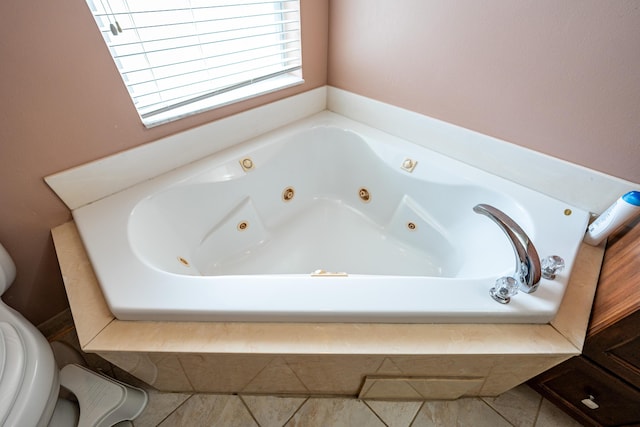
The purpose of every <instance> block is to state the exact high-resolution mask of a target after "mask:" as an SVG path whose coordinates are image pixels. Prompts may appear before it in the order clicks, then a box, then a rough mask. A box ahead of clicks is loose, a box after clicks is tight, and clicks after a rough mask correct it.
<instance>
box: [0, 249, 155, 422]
mask: <svg viewBox="0 0 640 427" xmlns="http://www.w3.org/2000/svg"><path fill="white" fill-rule="evenodd" d="M15 275H16V267H15V264H14V263H13V260H12V259H11V257H10V256H9V254H8V253H7V251H6V250H5V248H4V247H3V246H2V245H1V244H0V295H2V294H4V291H5V290H7V288H8V287H9V286H10V285H11V283H12V282H13V280H14V279H15ZM60 385H62V386H63V387H65V388H66V389H68V390H69V391H71V392H72V393H73V394H74V395H75V396H76V398H77V399H78V404H79V409H78V404H76V403H75V402H71V401H69V400H65V399H59V398H58V393H59V390H60ZM147 401H148V398H147V393H146V392H145V391H144V390H141V389H138V388H135V387H131V386H129V385H126V384H122V383H120V382H118V381H115V380H113V379H111V378H107V377H104V376H102V375H99V374H96V373H95V372H93V371H90V370H88V369H85V368H83V367H81V366H78V365H74V364H70V365H67V366H65V367H64V368H62V370H61V371H60V372H58V367H57V365H56V362H55V359H54V356H53V351H52V350H51V346H50V345H49V343H48V342H47V340H46V339H45V337H44V336H43V335H42V334H41V333H40V331H38V329H37V328H36V327H35V326H33V325H32V324H31V323H29V322H28V321H27V320H26V319H25V318H24V317H23V316H22V315H21V314H20V313H18V312H17V311H15V310H13V309H12V308H11V307H8V306H7V305H5V304H4V303H3V302H2V300H1V299H0V426H6V427H13V426H16V427H22V426H34V427H36V426H38V427H39V426H61V427H62V426H79V427H85V426H87V427H93V426H96V427H98V426H99V427H103V426H105V427H106V426H112V425H114V424H116V423H118V422H120V421H125V420H133V419H134V418H136V417H137V416H138V415H139V414H140V413H141V412H142V411H143V409H144V408H145V406H146V405H147Z"/></svg>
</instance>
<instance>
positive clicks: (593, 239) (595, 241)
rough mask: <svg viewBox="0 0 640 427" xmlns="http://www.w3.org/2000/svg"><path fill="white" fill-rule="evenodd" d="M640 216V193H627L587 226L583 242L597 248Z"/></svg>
mask: <svg viewBox="0 0 640 427" xmlns="http://www.w3.org/2000/svg"><path fill="white" fill-rule="evenodd" d="M638 214H640V191H629V192H628V193H627V194H625V195H624V196H622V197H620V198H619V199H618V200H616V201H615V202H614V203H613V204H612V205H611V206H609V207H608V208H607V210H606V211H604V212H602V214H601V215H600V216H599V217H598V218H597V219H596V220H595V221H593V222H592V223H591V225H589V227H588V228H587V233H586V234H585V236H584V242H585V243H588V244H590V245H593V246H598V245H599V244H600V242H602V241H603V240H604V239H606V238H607V237H609V236H610V235H611V233H613V232H614V231H616V230H617V229H618V228H619V227H620V226H622V225H624V224H625V223H626V222H627V221H629V220H631V219H632V218H633V217H634V216H636V215H638Z"/></svg>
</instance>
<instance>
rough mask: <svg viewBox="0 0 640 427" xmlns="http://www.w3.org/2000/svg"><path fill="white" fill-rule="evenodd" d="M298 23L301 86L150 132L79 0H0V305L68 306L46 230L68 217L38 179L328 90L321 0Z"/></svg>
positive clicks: (30, 313)
mask: <svg viewBox="0 0 640 427" xmlns="http://www.w3.org/2000/svg"><path fill="white" fill-rule="evenodd" d="M302 21H303V22H302V25H303V41H302V45H303V57H304V70H303V73H304V78H305V81H306V83H305V84H304V85H303V86H298V87H295V88H291V89H288V90H285V91H283V92H281V93H277V94H272V95H269V96H265V97H261V98H257V99H254V100H250V101H247V102H243V103H240V104H237V105H233V106H230V107H226V108H222V109H219V110H215V111H211V112H208V113H203V114H199V115H197V116H193V117H190V118H187V119H183V120H180V121H178V122H175V123H171V124H167V125H163V126H159V127H156V128H153V129H149V130H147V129H145V128H144V127H143V125H142V124H141V122H140V120H139V118H138V115H137V113H136V111H135V109H134V107H133V105H132V103H131V100H130V98H129V96H128V94H127V92H126V89H125V87H124V85H123V83H122V80H121V79H120V76H119V75H118V72H117V70H116V69H115V66H114V65H113V62H112V60H111V58H110V56H109V53H108V51H107V49H106V47H105V45H104V42H103V41H102V39H101V36H100V34H99V32H98V30H97V28H96V26H95V23H94V21H93V17H92V16H91V13H90V11H89V9H88V7H87V6H86V3H85V1H84V0H61V1H53V2H51V1H35V0H22V1H3V2H0V23H1V25H0V100H1V102H2V106H0V242H2V244H3V245H4V246H5V247H6V248H7V250H8V251H9V252H10V253H11V255H12V257H13V258H14V260H15V261H16V264H17V268H18V277H17V279H16V282H15V283H14V284H13V286H12V287H11V288H10V289H9V291H7V292H6V293H5V294H4V295H3V297H2V299H3V300H4V301H5V302H6V303H8V304H9V305H11V306H13V307H14V308H16V309H17V310H18V311H20V312H21V313H23V314H24V315H25V316H26V317H27V318H28V319H29V320H31V321H32V322H33V323H36V324H38V323H40V322H41V321H43V320H45V319H48V318H50V317H51V316H53V315H55V314H57V313H59V312H60V311H62V310H63V309H65V308H66V307H67V301H66V297H65V294H64V288H63V286H62V280H61V277H60V272H59V268H58V264H57V261H56V257H55V252H54V249H53V245H52V241H51V237H50V234H49V230H50V229H51V228H52V227H54V226H56V225H59V224H61V223H63V222H65V221H67V220H68V219H69V218H70V213H69V211H68V210H67V209H66V207H65V206H64V205H63V204H62V203H61V202H60V201H59V200H58V198H57V197H56V196H55V195H54V194H53V192H51V191H50V190H49V188H48V187H47V186H46V184H45V183H44V181H43V180H42V178H43V177H44V176H47V175H49V174H51V173H54V172H58V171H61V170H64V169H68V168H69V167H72V166H76V165H79V164H83V163H86V162H88V161H91V160H94V159H97V158H100V157H104V156H105V155H108V154H112V153H115V152H118V151H122V150H125V149H128V148H131V147H135V146H137V145H140V144H143V143H146V142H149V141H153V140H156V139H158V138H161V137H164V136H167V135H170V134H173V133H176V132H180V131H182V130H185V129H188V128H191V127H194V126H197V125H200V124H204V123H207V122H210V121H212V120H216V119H218V118H221V117H224V116H228V115H230V114H233V113H236V112H239V111H242V110H246V109H248V108H251V107H254V106H257V105H261V104H265V103H267V102H270V101H273V100H275V99H279V98H284V97H286V96H290V95H293V94H296V93H300V92H303V91H306V90H309V89H312V88H315V87H319V86H323V85H325V84H326V82H327V74H326V69H327V66H326V64H327V42H328V37H327V30H328V0H305V1H303V6H302Z"/></svg>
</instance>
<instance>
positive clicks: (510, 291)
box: [489, 277, 518, 304]
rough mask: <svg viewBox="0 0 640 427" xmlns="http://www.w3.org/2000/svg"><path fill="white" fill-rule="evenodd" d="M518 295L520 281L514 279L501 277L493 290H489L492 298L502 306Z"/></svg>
mask: <svg viewBox="0 0 640 427" xmlns="http://www.w3.org/2000/svg"><path fill="white" fill-rule="evenodd" d="M517 293H518V281H517V280H516V279H514V278H513V277H501V278H499V279H498V280H496V284H495V285H494V286H493V288H491V289H489V294H490V295H491V298H493V299H494V300H496V301H498V302H499V303H500V304H507V303H508V302H509V301H511V297H512V296H514V295H515V294H517Z"/></svg>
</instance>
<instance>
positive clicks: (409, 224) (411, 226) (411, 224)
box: [407, 222, 418, 231]
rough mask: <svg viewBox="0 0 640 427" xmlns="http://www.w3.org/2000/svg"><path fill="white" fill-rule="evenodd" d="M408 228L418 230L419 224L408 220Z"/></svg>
mask: <svg viewBox="0 0 640 427" xmlns="http://www.w3.org/2000/svg"><path fill="white" fill-rule="evenodd" d="M407 228H408V229H409V231H416V228H418V226H417V225H416V223H415V222H408V223H407Z"/></svg>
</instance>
